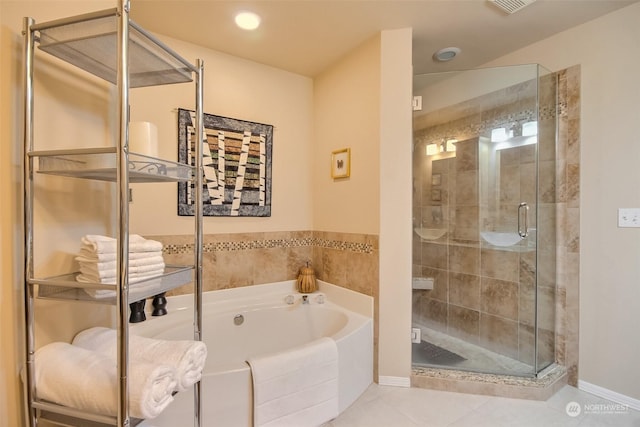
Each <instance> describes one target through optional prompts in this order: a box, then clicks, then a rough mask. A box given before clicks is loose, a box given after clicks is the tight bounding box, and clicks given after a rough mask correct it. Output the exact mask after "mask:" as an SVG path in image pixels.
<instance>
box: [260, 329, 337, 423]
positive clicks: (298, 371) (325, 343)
mask: <svg viewBox="0 0 640 427" xmlns="http://www.w3.org/2000/svg"><path fill="white" fill-rule="evenodd" d="M247 362H248V363H249V365H250V366H251V374H252V377H253V404H254V408H253V417H254V425H255V426H256V427H258V426H270V427H276V426H278V427H281V426H291V427H304V426H309V427H311V426H318V425H321V424H323V423H325V422H327V421H329V420H331V419H333V418H335V417H336V416H338V350H337V346H336V343H335V341H334V340H333V339H331V338H326V337H325V338H320V339H318V340H316V341H313V342H311V343H309V344H306V345H303V346H301V347H297V348H294V349H291V350H286V351H282V352H278V353H274V354H268V355H264V356H258V357H252V358H250V359H249V360H248V361H247Z"/></svg>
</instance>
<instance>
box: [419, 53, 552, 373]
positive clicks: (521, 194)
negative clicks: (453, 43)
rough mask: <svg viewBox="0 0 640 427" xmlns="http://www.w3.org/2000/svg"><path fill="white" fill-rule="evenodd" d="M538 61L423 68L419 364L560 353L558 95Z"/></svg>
mask: <svg viewBox="0 0 640 427" xmlns="http://www.w3.org/2000/svg"><path fill="white" fill-rule="evenodd" d="M555 82H556V80H555V76H554V75H553V74H550V73H548V72H545V71H543V69H542V68H541V67H539V66H537V65H525V66H515V67H502V68H491V69H480V70H470V71H464V72H454V73H438V74H427V75H418V76H415V77H414V95H415V96H420V97H421V103H422V109H421V110H418V111H415V113H414V149H413V229H414V233H413V290H412V297H413V328H414V331H413V332H414V333H413V335H414V344H413V352H412V357H413V359H412V360H413V364H414V365H415V366H427V367H442V368H451V369H458V370H467V371H476V372H484V373H496V374H508V375H519V376H534V375H536V374H537V373H539V372H540V371H541V370H542V369H543V368H545V367H546V366H549V365H550V364H551V363H553V362H554V360H555V340H554V336H555V334H554V325H555V247H556V245H555V223H556V221H555V191H556V185H555V129H556V119H555V117H556V114H555V99H556V83H555Z"/></svg>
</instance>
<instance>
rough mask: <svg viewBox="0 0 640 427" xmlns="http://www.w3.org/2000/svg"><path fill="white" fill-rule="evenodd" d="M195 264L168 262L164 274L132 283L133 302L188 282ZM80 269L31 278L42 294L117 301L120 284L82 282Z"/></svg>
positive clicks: (47, 297) (79, 299)
mask: <svg viewBox="0 0 640 427" xmlns="http://www.w3.org/2000/svg"><path fill="white" fill-rule="evenodd" d="M192 272H193V266H188V267H184V266H167V267H166V268H165V271H164V274H162V275H159V276H157V277H152V278H149V279H147V280H143V281H140V282H136V283H132V284H129V303H132V302H135V301H139V300H142V299H145V298H148V297H152V296H154V295H158V294H160V293H162V292H166V291H169V290H171V289H174V288H177V287H178V286H182V285H186V284H189V283H191V282H192V280H193V274H192ZM78 274H79V273H77V272H75V273H70V274H64V275H60V276H54V277H48V278H44V279H31V280H30V281H29V282H30V283H33V284H36V285H39V286H38V298H46V299H56V300H72V301H84V302H94V303H100V304H110V305H114V304H116V296H115V293H116V285H108V284H102V283H84V282H78V281H77V280H76V276H77V275H78Z"/></svg>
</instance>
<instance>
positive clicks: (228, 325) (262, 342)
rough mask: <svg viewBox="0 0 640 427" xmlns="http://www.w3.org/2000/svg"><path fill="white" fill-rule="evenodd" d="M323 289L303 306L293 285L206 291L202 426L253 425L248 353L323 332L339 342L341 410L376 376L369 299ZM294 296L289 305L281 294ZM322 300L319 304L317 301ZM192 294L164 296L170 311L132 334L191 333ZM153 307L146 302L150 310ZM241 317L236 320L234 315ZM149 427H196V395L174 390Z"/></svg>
mask: <svg viewBox="0 0 640 427" xmlns="http://www.w3.org/2000/svg"><path fill="white" fill-rule="evenodd" d="M319 285H320V290H319V292H316V293H314V294H310V295H309V304H302V303H301V295H300V294H298V293H297V292H295V291H294V289H295V282H294V281H288V282H278V283H271V284H266V285H257V286H250V287H243V288H234V289H227V290H222V291H214V292H207V293H205V294H204V297H203V310H202V311H203V327H202V331H203V340H204V341H205V342H206V343H207V348H208V350H209V355H208V358H207V364H206V367H205V371H204V375H203V380H202V407H203V416H202V426H203V427H204V426H216V427H218V426H229V427H242V426H248V427H250V426H251V425H252V417H253V415H252V385H251V372H250V369H249V366H248V365H247V363H246V362H245V361H246V360H247V358H248V357H250V356H252V355H260V354H265V353H271V352H274V351H280V350H285V349H288V348H293V347H296V346H299V345H301V344H304V343H307V342H310V341H313V340H315V339H318V338H320V337H332V338H333V339H334V340H335V341H336V344H337V347H338V363H339V365H338V366H339V368H338V404H339V410H340V412H342V411H343V410H344V409H346V408H347V407H348V406H349V405H351V404H352V403H353V402H354V401H355V400H356V399H357V398H358V397H359V396H360V395H361V394H362V393H363V392H364V391H365V390H366V388H367V387H368V386H369V385H370V384H371V383H372V381H373V321H372V312H373V302H372V298H370V297H368V296H366V295H362V294H358V293H356V292H351V291H348V290H345V289H343V288H340V287H337V286H334V285H331V284H328V283H325V282H321V281H319ZM288 295H293V297H294V299H295V302H294V304H291V305H290V304H287V302H286V297H287V296H288ZM322 298H324V302H323V303H321V300H322ZM192 305H193V296H191V295H188V296H187V295H183V296H178V297H170V298H168V305H167V308H168V310H169V314H168V315H166V316H162V317H152V316H150V315H149V314H147V320H146V321H145V322H142V323H139V324H136V325H132V327H131V329H130V330H131V333H133V334H137V335H144V336H150V337H158V338H164V339H187V338H190V337H192V336H193V335H192V334H193V326H192V325H193V310H192V309H191V308H190V306H192ZM148 309H150V307H148ZM238 315H242V316H243V318H244V321H243V323H242V324H241V325H236V324H235V323H234V317H235V316H238ZM140 425H141V426H146V427H175V426H188V425H193V393H192V392H184V393H179V394H178V395H176V397H175V401H174V402H173V403H171V405H170V406H169V407H168V408H167V409H166V410H165V411H164V412H163V413H162V414H161V415H160V416H159V417H157V418H155V419H153V420H146V421H145V422H144V423H142V424H140Z"/></svg>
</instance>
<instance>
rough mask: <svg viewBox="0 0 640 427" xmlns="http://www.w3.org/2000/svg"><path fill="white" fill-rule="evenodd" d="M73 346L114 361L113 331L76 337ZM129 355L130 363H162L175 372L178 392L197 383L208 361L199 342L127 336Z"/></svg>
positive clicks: (87, 332) (88, 331) (99, 330)
mask: <svg viewBox="0 0 640 427" xmlns="http://www.w3.org/2000/svg"><path fill="white" fill-rule="evenodd" d="M73 344H74V345H77V346H80V347H83V348H86V349H90V350H94V351H97V352H100V353H102V354H105V355H108V356H109V357H114V358H115V357H116V351H117V349H116V331H115V329H109V328H103V327H99V326H98V327H94V328H90V329H86V330H84V331H82V332H80V333H78V334H77V335H76V336H75V338H74V339H73ZM129 354H130V357H131V358H132V359H135V360H144V361H147V362H151V363H153V362H156V363H158V362H162V363H163V364H167V365H169V366H172V367H173V368H175V370H176V377H177V380H178V386H177V390H178V391H183V390H186V389H188V388H189V387H191V386H192V385H193V384H195V383H197V382H198V381H200V379H201V378H202V371H203V369H204V364H205V362H206V359H207V346H206V344H205V343H204V342H202V341H192V340H175V341H174V340H161V339H155V338H147V337H141V336H138V335H133V334H129Z"/></svg>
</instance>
